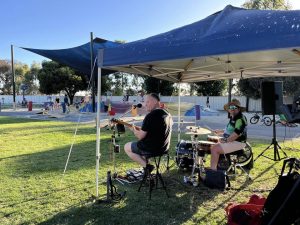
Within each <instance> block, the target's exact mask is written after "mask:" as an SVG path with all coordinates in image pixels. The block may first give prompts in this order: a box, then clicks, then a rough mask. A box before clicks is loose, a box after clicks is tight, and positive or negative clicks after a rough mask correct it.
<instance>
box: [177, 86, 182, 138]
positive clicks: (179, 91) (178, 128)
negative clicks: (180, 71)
mask: <svg viewBox="0 0 300 225" xmlns="http://www.w3.org/2000/svg"><path fill="white" fill-rule="evenodd" d="M180 93H181V83H178V121H177V124H178V125H177V131H178V138H177V139H178V142H179V141H180V132H181V131H180V123H181V122H180V121H181V118H180V105H181V101H180V100H181V99H180Z"/></svg>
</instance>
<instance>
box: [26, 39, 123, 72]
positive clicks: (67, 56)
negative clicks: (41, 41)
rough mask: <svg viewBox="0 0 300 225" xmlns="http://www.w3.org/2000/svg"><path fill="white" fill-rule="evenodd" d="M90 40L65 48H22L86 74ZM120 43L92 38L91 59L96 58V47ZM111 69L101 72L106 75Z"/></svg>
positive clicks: (88, 66) (89, 66)
mask: <svg viewBox="0 0 300 225" xmlns="http://www.w3.org/2000/svg"><path fill="white" fill-rule="evenodd" d="M90 45H91V44H90V42H88V43H86V44H83V45H80V46H77V47H74V48H67V49H57V50H48V49H34V48H24V47H22V48H23V49H25V50H28V51H31V52H33V53H36V54H38V55H41V56H44V57H46V58H49V59H52V60H53V61H56V62H59V63H61V64H64V65H66V66H69V67H71V68H73V69H75V70H78V71H80V72H82V73H84V74H85V75H87V76H90V74H91V46H90ZM119 45H120V43H117V42H112V41H107V40H104V39H101V38H95V39H93V55H94V56H93V59H94V60H95V59H96V58H97V52H98V49H103V48H110V47H116V46H119ZM113 72H114V71H112V70H109V69H108V70H103V74H104V75H107V74H110V73H113Z"/></svg>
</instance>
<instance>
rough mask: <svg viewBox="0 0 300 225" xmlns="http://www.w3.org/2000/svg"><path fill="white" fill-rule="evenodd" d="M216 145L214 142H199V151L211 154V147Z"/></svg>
mask: <svg viewBox="0 0 300 225" xmlns="http://www.w3.org/2000/svg"><path fill="white" fill-rule="evenodd" d="M215 144H216V143H215V142H212V141H199V142H198V150H199V151H205V152H210V149H211V147H212V146H213V145H215Z"/></svg>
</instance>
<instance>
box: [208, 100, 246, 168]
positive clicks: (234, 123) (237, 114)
mask: <svg viewBox="0 0 300 225" xmlns="http://www.w3.org/2000/svg"><path fill="white" fill-rule="evenodd" d="M224 110H225V111H227V112H228V113H229V114H230V120H229V123H228V124H227V126H226V128H225V131H223V130H215V134H216V135H223V137H222V138H220V141H219V143H218V144H215V145H214V146H212V147H211V161H210V167H211V169H212V170H217V165H218V161H219V156H220V154H227V153H231V152H234V151H238V150H240V149H243V148H244V147H245V146H246V144H245V142H246V140H247V118H246V117H245V116H244V115H243V114H242V112H244V111H245V107H242V106H241V103H240V102H239V100H237V99H232V101H231V102H229V103H227V104H225V105H224Z"/></svg>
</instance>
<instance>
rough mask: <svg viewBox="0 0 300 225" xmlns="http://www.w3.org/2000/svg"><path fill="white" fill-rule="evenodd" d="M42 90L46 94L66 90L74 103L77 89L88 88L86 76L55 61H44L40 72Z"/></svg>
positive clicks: (39, 78)
mask: <svg viewBox="0 0 300 225" xmlns="http://www.w3.org/2000/svg"><path fill="white" fill-rule="evenodd" d="M38 80H39V82H40V89H39V90H40V91H41V92H42V93H44V94H48V95H49V94H57V93H59V92H60V91H65V92H66V94H67V95H68V97H69V99H70V103H71V104H72V103H73V98H74V96H75V94H76V92H77V91H80V90H85V89H86V88H87V81H86V77H85V76H84V75H82V74H79V73H75V71H74V70H72V69H71V68H69V67H67V66H63V65H61V64H59V63H57V62H54V61H44V62H43V63H42V69H41V70H40V71H39V73H38Z"/></svg>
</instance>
